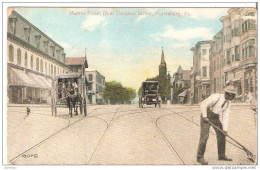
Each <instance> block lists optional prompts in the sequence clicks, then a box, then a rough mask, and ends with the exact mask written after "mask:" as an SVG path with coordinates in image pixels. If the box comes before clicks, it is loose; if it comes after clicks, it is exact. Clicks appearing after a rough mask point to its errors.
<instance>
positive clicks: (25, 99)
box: [8, 67, 51, 103]
mask: <svg viewBox="0 0 260 170" xmlns="http://www.w3.org/2000/svg"><path fill="white" fill-rule="evenodd" d="M50 90H51V80H50V79H47V78H46V77H44V76H43V75H39V74H35V73H33V72H29V71H28V70H26V69H21V68H13V67H10V68H9V69H8V98H9V103H47V100H48V98H49V97H50Z"/></svg>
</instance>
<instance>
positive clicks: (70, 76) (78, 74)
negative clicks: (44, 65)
mask: <svg viewBox="0 0 260 170" xmlns="http://www.w3.org/2000/svg"><path fill="white" fill-rule="evenodd" d="M80 76H81V74H80V73H75V72H72V73H65V74H60V75H58V76H56V77H55V78H56V79H67V78H79V77H80Z"/></svg>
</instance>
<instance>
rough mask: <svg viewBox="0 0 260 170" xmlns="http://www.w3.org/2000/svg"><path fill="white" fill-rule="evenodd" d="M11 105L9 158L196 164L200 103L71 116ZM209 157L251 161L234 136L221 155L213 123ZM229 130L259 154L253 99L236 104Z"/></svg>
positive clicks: (93, 109)
mask: <svg viewBox="0 0 260 170" xmlns="http://www.w3.org/2000/svg"><path fill="white" fill-rule="evenodd" d="M31 112H32V113H31V114H30V115H29V117H26V107H21V106H13V107H8V113H7V119H8V120H7V121H8V129H7V131H8V136H7V144H8V146H7V147H8V150H7V151H8V153H7V160H8V161H9V162H8V164H15V165H20V164H41V165H42V164H62V165H67V164H106V165H107V164H167V165H182V164H188V165H191V164H197V163H196V152H197V146H198V142H199V132H200V127H199V121H200V109H199V106H198V105H195V106H188V105H162V108H154V106H146V105H145V107H144V108H138V106H137V105H99V106H89V107H88V116H87V117H86V118H85V117H83V116H82V115H80V116H77V117H75V116H74V117H72V118H70V117H69V115H68V109H67V108H59V109H58V117H52V116H51V109H50V108H49V107H47V106H35V107H31ZM211 131H212V133H211V134H210V137H209V140H208V143H207V149H206V153H205V158H206V159H207V160H208V161H209V164H252V163H251V162H249V161H248V160H247V159H246V158H247V157H246V154H245V152H244V151H242V150H241V149H239V148H238V147H237V146H235V144H234V143H233V142H231V140H228V142H227V149H226V151H227V155H228V156H229V157H231V158H233V161H232V162H224V161H218V160H217V144H216V136H215V132H214V130H213V128H211ZM229 134H230V135H231V136H232V137H233V138H235V139H237V140H238V141H239V142H241V143H242V144H243V145H245V146H246V147H247V148H248V149H249V150H250V151H252V152H253V153H254V154H256V152H257V137H256V125H255V116H254V113H253V112H252V111H251V110H250V109H249V105H239V104H234V105H233V106H232V107H231V114H230V123H229Z"/></svg>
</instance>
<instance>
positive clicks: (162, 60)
mask: <svg viewBox="0 0 260 170" xmlns="http://www.w3.org/2000/svg"><path fill="white" fill-rule="evenodd" d="M161 64H166V62H165V59H164V52H163V47H162V55H161Z"/></svg>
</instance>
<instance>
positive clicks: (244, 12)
mask: <svg viewBox="0 0 260 170" xmlns="http://www.w3.org/2000/svg"><path fill="white" fill-rule="evenodd" d="M256 16H257V10H256V9H255V8H231V9H229V10H228V15H226V16H223V17H221V18H220V20H221V22H222V23H223V28H222V29H221V30H220V31H219V32H218V33H217V34H216V35H215V36H214V37H213V39H212V40H206V41H199V42H197V43H196V45H195V46H194V47H192V48H191V51H192V52H193V66H192V68H191V70H190V71H189V70H182V69H181V67H180V68H179V69H178V71H177V72H176V73H175V74H174V76H173V80H172V83H173V88H175V87H176V85H177V86H178V85H180V84H181V85H182V86H183V87H184V86H185V89H187V90H185V92H184V95H183V97H184V98H186V101H187V102H189V103H191V104H192V103H198V102H200V101H202V100H203V99H205V98H206V97H208V96H209V95H210V94H212V93H216V92H218V93H222V92H223V89H224V88H225V87H226V86H227V85H229V84H233V85H234V86H235V88H236V93H237V95H236V99H235V100H236V101H245V98H246V92H251V93H252V94H254V95H255V96H257V26H256ZM188 72H189V77H188ZM181 76H183V77H181ZM180 82H182V83H180ZM187 82H189V83H187ZM181 96H182V95H180V97H181ZM173 98H174V97H172V100H173Z"/></svg>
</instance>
